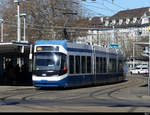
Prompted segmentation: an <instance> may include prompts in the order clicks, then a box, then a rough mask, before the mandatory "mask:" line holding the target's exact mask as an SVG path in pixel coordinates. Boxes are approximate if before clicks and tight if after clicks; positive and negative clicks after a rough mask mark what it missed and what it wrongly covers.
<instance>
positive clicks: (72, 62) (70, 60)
mask: <svg viewBox="0 0 150 115" xmlns="http://www.w3.org/2000/svg"><path fill="white" fill-rule="evenodd" d="M69 73H70V74H73V73H74V56H69Z"/></svg>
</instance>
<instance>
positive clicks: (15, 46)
mask: <svg viewBox="0 0 150 115" xmlns="http://www.w3.org/2000/svg"><path fill="white" fill-rule="evenodd" d="M30 45H31V44H29V43H23V42H2V43H0V55H1V56H7V55H20V54H23V53H21V48H22V46H24V54H27V53H29V51H30Z"/></svg>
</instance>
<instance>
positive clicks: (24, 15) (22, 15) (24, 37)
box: [20, 13, 26, 42]
mask: <svg viewBox="0 0 150 115" xmlns="http://www.w3.org/2000/svg"><path fill="white" fill-rule="evenodd" d="M20 17H23V19H24V36H23V41H24V42H25V41H26V14H25V13H22V14H20Z"/></svg>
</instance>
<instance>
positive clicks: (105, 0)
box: [82, 0, 150, 16]
mask: <svg viewBox="0 0 150 115" xmlns="http://www.w3.org/2000/svg"><path fill="white" fill-rule="evenodd" d="M82 5H83V6H84V8H85V9H87V10H88V12H90V14H91V15H92V16H98V15H99V16H100V15H104V16H112V15H114V14H115V13H117V12H119V11H120V10H126V9H135V8H141V7H150V0H114V2H113V3H112V0H96V1H95V2H92V0H86V2H82Z"/></svg>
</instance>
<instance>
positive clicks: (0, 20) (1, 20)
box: [0, 19, 4, 42]
mask: <svg viewBox="0 0 150 115" xmlns="http://www.w3.org/2000/svg"><path fill="white" fill-rule="evenodd" d="M0 22H1V42H3V39H4V38H3V32H4V31H3V27H4V26H3V22H4V20H3V19H0Z"/></svg>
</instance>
